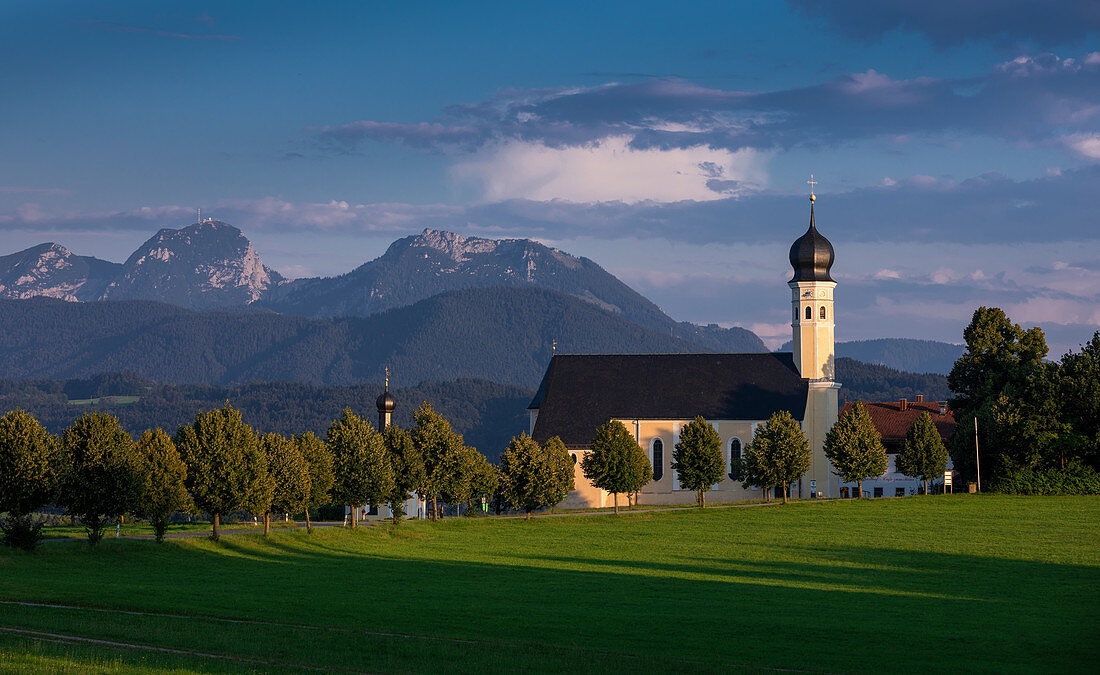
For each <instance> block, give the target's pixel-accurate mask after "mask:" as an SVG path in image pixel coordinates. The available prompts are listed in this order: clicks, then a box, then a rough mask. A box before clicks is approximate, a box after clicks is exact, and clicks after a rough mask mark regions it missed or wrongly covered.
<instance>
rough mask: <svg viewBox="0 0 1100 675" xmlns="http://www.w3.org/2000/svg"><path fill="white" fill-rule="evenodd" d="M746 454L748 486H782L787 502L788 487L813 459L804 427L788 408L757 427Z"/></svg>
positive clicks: (744, 469) (745, 472) (744, 466)
mask: <svg viewBox="0 0 1100 675" xmlns="http://www.w3.org/2000/svg"><path fill="white" fill-rule="evenodd" d="M746 454H747V456H746V458H745V460H744V462H743V467H742V471H743V474H744V480H745V487H746V488H747V487H748V486H750V485H758V486H762V487H768V486H772V485H782V486H783V503H784V504H786V503H787V486H788V485H789V484H790V483H793V482H794V481H796V480H798V479H799V478H800V477H801V476H802V474H804V473H806V471H808V470H809V468H810V463H811V460H812V457H811V455H810V444H809V443H808V442H807V441H806V436H805V434H803V433H802V427H801V426H800V425H799V424H798V421H797V420H795V419H794V418H793V417H791V414H790V413H789V412H787V411H786V410H781V411H779V412H777V413H775V414H774V415H772V416H771V417H770V418H769V419H768V421H767V422H766V423H764V424H761V425H760V426H758V427H756V433H755V434H753V437H752V443H750V444H749V447H748V448H747V450H746Z"/></svg>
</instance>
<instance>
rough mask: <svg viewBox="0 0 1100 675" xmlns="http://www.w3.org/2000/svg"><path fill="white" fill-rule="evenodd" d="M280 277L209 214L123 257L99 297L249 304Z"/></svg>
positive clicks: (209, 304) (163, 232)
mask: <svg viewBox="0 0 1100 675" xmlns="http://www.w3.org/2000/svg"><path fill="white" fill-rule="evenodd" d="M282 281H283V278H282V277H281V276H280V275H279V274H278V273H277V272H274V271H273V270H271V269H269V268H267V267H265V266H264V264H263V261H262V260H261V259H260V254H259V253H258V252H257V251H256V249H255V248H254V247H253V246H252V242H250V241H249V240H248V239H247V238H246V237H245V236H244V235H243V234H242V233H241V231H240V230H238V229H237V228H235V227H233V226H232V225H230V224H229V223H224V222H222V221H219V220H212V219H208V220H204V221H202V222H199V223H194V224H192V225H188V226H187V227H183V228H180V229H171V228H165V229H163V230H161V231H159V232H157V233H156V234H155V235H153V236H152V237H151V238H150V239H149V240H148V241H146V242H145V243H144V244H142V245H141V246H140V247H139V248H138V249H137V250H136V251H134V253H133V255H131V256H130V258H129V259H128V260H127V261H126V264H125V265H124V267H123V272H122V274H121V275H120V276H119V278H118V279H116V280H115V281H114V282H112V283H111V284H110V286H108V288H107V290H106V292H105V293H104V294H103V299H106V300H123V299H144V300H159V301H161V302H170V303H173V304H177V305H182V306H184V307H191V308H193V309H209V308H212V307H224V306H232V305H242V304H250V303H253V302H255V301H257V300H259V299H260V297H261V296H263V294H264V293H265V292H266V291H267V290H268V289H269V288H271V287H272V286H275V285H277V284H279V283H280V282H282Z"/></svg>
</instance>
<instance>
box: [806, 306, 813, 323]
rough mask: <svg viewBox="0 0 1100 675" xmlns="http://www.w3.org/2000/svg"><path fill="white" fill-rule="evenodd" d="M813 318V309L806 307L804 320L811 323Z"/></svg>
mask: <svg viewBox="0 0 1100 675" xmlns="http://www.w3.org/2000/svg"><path fill="white" fill-rule="evenodd" d="M813 318H814V309H813V307H810V306H809V305H806V320H807V321H811V320H813Z"/></svg>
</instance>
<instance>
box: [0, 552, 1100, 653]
mask: <svg viewBox="0 0 1100 675" xmlns="http://www.w3.org/2000/svg"><path fill="white" fill-rule="evenodd" d="M374 536H375V535H371V536H370V537H365V538H363V540H362V541H363V542H364V546H361V547H360V546H358V545H349V541H351V542H354V541H355V540H356V539H357V538H354V537H352V538H349V537H347V536H343V535H336V534H335V533H333V534H331V535H327V536H322V537H316V536H315V537H307V536H292V537H277V538H276V537H273V538H271V539H269V540H263V539H261V538H258V537H251V536H248V538H247V539H245V538H239V539H233V540H223V542H222V543H221V544H219V545H216V546H210V545H201V546H194V547H191V546H187V547H182V546H181V547H180V549H179V550H178V555H165V554H163V553H160V552H158V553H157V554H156V555H151V554H150V555H145V554H143V553H142V551H141V550H140V547H139V548H135V549H133V550H131V551H129V554H130V558H129V560H130V563H129V564H127V565H120V564H119V557H118V556H108V557H104V556H100V557H98V558H97V557H95V556H72V557H71V558H66V557H63V556H58V557H57V558H56V560H55V561H54V562H55V563H56V564H53V565H50V566H49V567H48V568H45V569H43V568H42V567H41V566H37V567H36V565H35V564H34V563H36V562H38V561H35V560H29V559H28V560H26V561H24V560H22V559H14V558H13V559H12V562H13V564H12V565H8V566H7V567H8V569H7V570H6V571H7V572H9V574H8V575H6V576H7V577H8V581H2V580H0V596H2V597H8V598H17V599H36V598H39V597H42V592H41V591H40V590H39V589H50V590H49V592H48V595H49V596H50V599H51V600H52V601H69V602H75V603H81V604H88V605H97V606H109V605H114V606H126V607H129V608H133V609H141V610H144V611H154V612H172V611H174V612H179V613H181V614H195V615H215V616H221V617H227V618H229V617H232V618H240V619H254V620H265V621H272V622H282V623H288V624H309V625H312V626H316V627H318V628H320V629H324V628H326V627H328V628H337V627H338V628H345V629H346V628H347V627H357V628H361V629H363V632H362V633H361V634H357V636H356V637H354V638H352V640H353V643H356V644H358V643H357V642H356V641H360V642H362V644H363V645H364V649H361V650H360V649H356V648H353V647H348V646H347V645H346V644H344V643H346V642H347V641H348V639H349V637H348V635H347V633H346V632H341V633H339V634H338V635H337V634H335V633H334V634H332V635H329V634H328V633H325V632H324V631H323V630H322V631H321V632H311V633H310V634H309V636H308V638H302V637H301V635H299V636H298V639H307V640H308V641H309V643H310V644H308V645H297V644H296V643H295V642H294V641H293V640H289V642H288V644H285V645H282V644H281V645H280V646H279V653H280V654H281V655H282V656H281V658H282V657H286V658H287V659H288V660H292V659H290V656H292V655H293V654H294V653H295V650H296V649H297V650H304V651H305V652H306V653H308V654H312V656H310V658H315V659H316V660H317V662H319V663H326V664H330V665H339V666H341V667H348V668H364V669H368V670H377V669H382V670H386V669H392V668H393V665H394V663H398V662H400V659H406V658H408V659H412V661H410V667H409V668H407V669H408V670H420V669H426V668H430V667H433V666H434V667H438V666H440V665H444V664H445V661H446V660H447V659H451V658H457V659H460V660H462V662H461V664H459V666H461V667H459V666H456V667H455V669H458V670H467V669H468V670H471V671H472V670H476V669H480V671H481V672H486V671H488V672H496V671H507V670H516V669H524V668H530V669H537V670H546V671H552V670H560V671H562V672H569V671H570V670H571V668H570V666H571V665H572V666H573V667H574V668H576V669H580V670H585V669H599V668H603V667H610V666H614V667H629V668H631V669H632V670H642V671H655V670H665V671H666V672H667V671H668V670H670V669H673V668H677V669H685V668H687V667H689V666H690V667H692V668H693V669H699V667H700V663H697V662H701V664H702V666H705V667H709V668H714V669H728V668H730V667H733V666H735V665H738V664H750V665H754V666H765V665H767V666H778V667H787V668H807V669H823V670H830V671H846V670H882V669H901V668H906V669H909V668H915V667H919V666H921V664H926V665H931V663H933V662H931V661H927V660H926V659H928V658H929V657H930V655H933V654H934V655H935V658H936V661H934V663H936V664H938V665H939V666H953V667H961V668H973V669H1008V670H1028V669H1038V668H1049V667H1050V666H1051V665H1054V664H1057V667H1058V668H1059V669H1062V668H1066V669H1071V668H1072V669H1077V668H1080V669H1082V670H1083V669H1084V668H1087V667H1089V664H1092V663H1094V662H1095V658H1097V657H1098V656H1100V654H1098V652H1097V647H1096V641H1095V640H1094V639H1093V637H1094V636H1095V633H1096V628H1097V625H1098V614H1097V610H1096V608H1097V607H1098V606H1100V597H1098V589H1097V584H1096V579H1097V568H1095V567H1089V566H1085V565H1057V564H1052V563H1046V562H1036V561H1023V560H1012V559H1003V558H992V557H982V556H974V555H961V554H952V553H940V552H937V553H914V552H912V551H903V550H893V549H879V548H868V547H859V546H849V547H833V548H812V547H785V548H783V549H782V550H777V551H776V552H775V553H776V554H775V556H774V557H775V559H759V555H760V554H759V552H757V553H754V554H753V555H755V556H756V557H757V558H756V559H749V558H748V557H746V558H738V559H715V558H706V559H704V558H687V557H679V558H670V559H667V560H640V559H637V558H633V559H614V558H594V557H585V556H580V555H574V556H560V555H531V554H522V553H517V552H516V551H515V549H514V548H512V547H509V546H507V545H504V544H502V543H500V542H496V543H495V545H496V546H500V547H501V550H502V551H504V552H502V554H501V557H500V559H499V560H497V561H493V560H491V555H492V554H491V550H492V549H491V548H490V549H488V550H468V551H467V550H464V551H463V552H462V553H461V554H460V555H461V556H465V557H474V556H476V557H479V558H481V560H478V561H470V560H455V559H447V560H440V559H424V558H417V557H413V555H412V554H413V553H420V554H422V553H423V552H422V551H410V555H402V549H391V550H390V551H388V552H387V551H386V549H382V548H376V547H375V546H374V545H373V544H374V543H375V542H373V541H371V540H372V539H374ZM377 543H379V544H381V543H383V542H382V541H381V540H379V541H377ZM148 546H150V547H151V546H153V545H152V544H149V545H148ZM149 550H151V551H157V549H149ZM436 555H440V556H442V555H445V553H443V552H439V553H437V554H436ZM641 555H644V554H641ZM620 557H621V556H620ZM67 565H68V567H67ZM16 566H18V568H19V569H18V570H16V569H12V568H14V567H16ZM69 567H71V568H72V569H68V568H69ZM66 574H74V575H75V574H78V575H79V577H78V578H71V579H68V581H67V583H64V584H57V583H51V581H56V580H57V579H58V578H59V577H58V576H57V575H62V577H61V578H66V577H64V575H66ZM137 588H140V592H136V591H135V589H137ZM190 623H191V624H192V626H191V630H192V631H193V632H194V636H195V637H194V639H196V640H197V641H198V642H197V644H201V643H202V642H203V641H205V640H214V639H224V636H223V637H218V636H222V635H223V633H225V632H226V631H230V632H231V633H232V634H234V635H236V636H237V637H238V639H239V640H240V641H243V642H242V643H241V646H240V647H239V648H240V649H244V650H249V649H254V648H253V647H251V646H247V645H245V644H244V643H245V642H247V641H249V640H251V639H252V638H253V634H254V633H256V629H252V628H248V627H247V626H245V627H230V628H227V627H226V625H225V624H219V623H216V622H215V623H209V624H205V623H204V620H203V619H202V617H201V616H198V617H195V619H194V620H193V621H191V622H190ZM272 630H274V629H272ZM279 630H283V629H279ZM285 630H287V631H291V629H285ZM371 631H374V632H379V631H381V632H393V633H402V634H412V635H420V636H425V635H426V636H434V637H440V638H447V639H454V640H470V639H473V640H475V641H480V642H479V644H482V643H483V644H484V645H487V646H484V647H483V648H482V649H480V650H471V649H468V648H466V647H454V648H453V650H451V651H448V650H449V649H451V648H450V647H438V648H437V647H432V648H431V649H427V648H425V649H422V650H420V651H417V649H416V648H413V647H408V646H407V645H406V646H395V645H397V642H401V640H404V639H406V638H396V637H392V638H387V637H382V636H377V635H375V636H373V637H371ZM299 632H300V631H299ZM279 635H282V633H280V634H279ZM288 639H289V638H288ZM395 641H396V642H395ZM368 644H369V646H370V649H366V646H367V645H368ZM448 644H451V643H448ZM454 644H460V643H454ZM461 644H465V643H461ZM262 646H263V645H261V646H259V647H255V649H260V648H261V647H262ZM371 650H374V651H373V652H372V651H371ZM250 653H251V652H250ZM417 654H420V656H417ZM448 654H450V656H448ZM475 654H477V655H475ZM601 655H602V656H601ZM379 659H382V660H379ZM387 659H398V661H393V660H387ZM417 659H419V660H417ZM433 659H442V660H443V661H434V660H433ZM685 662H691V663H690V664H689V663H685ZM585 666H588V667H585ZM704 669H705V668H704Z"/></svg>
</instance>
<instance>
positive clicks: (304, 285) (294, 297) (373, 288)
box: [0, 220, 766, 352]
mask: <svg viewBox="0 0 1100 675" xmlns="http://www.w3.org/2000/svg"><path fill="white" fill-rule="evenodd" d="M481 287H505V288H530V287H535V288H545V289H549V290H552V291H558V292H560V293H563V294H566V295H570V296H573V297H575V298H578V299H580V300H583V301H585V302H588V303H590V304H591V305H593V306H595V307H597V308H599V309H601V310H603V311H605V312H607V313H609V314H612V315H615V316H619V317H622V318H625V319H627V320H629V321H631V322H633V323H636V324H638V325H640V326H643V327H646V328H649V329H652V330H654V331H659V332H661V333H665V334H667V335H669V336H671V337H675V338H681V339H683V340H687V341H689V342H692V343H694V344H696V345H699V346H700V347H703V348H706V349H710V350H716V351H729V352H753V351H766V348H765V346H764V343H763V342H762V341H761V340H760V338H758V337H757V336H756V335H755V334H753V333H752V332H751V331H748V330H745V329H743V328H722V327H720V326H716V325H708V326H698V325H695V324H692V323H688V322H680V321H675V320H674V319H672V318H671V317H669V316H668V315H666V314H665V313H664V312H662V311H661V310H660V308H658V307H657V306H656V305H655V304H653V303H652V302H650V301H649V300H648V299H646V298H645V297H643V296H642V295H641V294H639V293H637V292H636V291H634V290H633V289H631V288H630V287H629V286H627V285H626V284H624V283H623V282H622V281H620V280H619V279H618V278H616V277H615V276H614V275H612V274H610V273H609V272H607V271H606V270H604V269H603V268H602V267H600V266H599V265H598V264H596V263H595V262H593V261H591V260H589V259H587V258H583V257H575V256H572V255H570V254H568V253H565V252H564V251H560V250H558V249H555V248H550V247H548V246H545V245H543V244H540V243H538V242H536V241H532V240H530V239H503V240H494V239H482V238H478V237H468V238H467V237H462V236H460V235H457V234H454V233H452V232H443V231H439V230H431V229H427V230H424V232H423V233H421V234H419V235H415V236H409V237H404V238H402V239H399V240H397V241H395V242H394V243H393V244H392V245H391V246H390V247H389V249H388V250H387V251H386V252H385V253H384V254H383V255H382V256H380V257H378V258H377V259H375V260H371V261H368V262H366V263H364V264H363V265H361V266H360V267H358V268H356V269H355V270H353V271H351V272H349V273H347V274H344V275H341V276H337V277H330V278H323V277H320V278H309V279H295V280H288V279H285V278H283V277H282V276H281V275H280V274H279V273H278V272H275V271H274V270H272V269H270V268H268V267H267V266H265V265H264V264H263V262H262V261H261V259H260V256H259V254H258V253H257V252H256V249H255V248H254V247H253V246H252V244H251V242H249V241H248V239H247V238H246V237H245V236H244V235H243V234H242V233H241V231H240V230H238V229H237V228H235V227H233V226H232V225H229V224H228V223H224V222H221V221H216V220H204V221H202V222H200V223H195V224H193V225H190V226H187V227H184V228H181V229H178V230H174V229H163V230H161V231H159V232H158V233H157V234H156V235H154V236H153V237H152V238H150V239H149V240H148V241H146V242H145V243H144V244H142V245H141V246H140V247H139V248H138V249H137V250H136V251H134V253H133V254H132V255H131V256H130V257H129V258H128V259H127V260H126V262H125V263H123V264H121V265H119V264H117V263H110V262H107V261H103V260H98V259H96V258H91V257H83V256H77V255H75V254H73V253H72V252H70V251H68V250H67V249H65V248H64V247H62V246H59V245H57V244H52V243H50V244H42V245H40V246H36V247H33V248H30V249H27V250H25V251H21V252H19V253H15V254H12V255H10V256H6V257H4V258H0V298H10V299H25V298H29V297H35V296H46V297H53V298H59V299H62V300H69V301H94V300H155V301H158V302H166V303H169V304H173V305H178V306H180V307H184V308H187V309H197V310H207V309H233V308H242V307H250V308H253V309H259V310H269V311H274V312H277V313H280V314H288V315H295V316H305V317H310V318H332V317H368V316H373V315H375V314H378V313H380V312H384V311H386V310H390V309H395V308H398V307H406V306H409V305H412V304H414V303H416V302H418V301H420V300H425V299H427V298H430V297H433V296H435V295H439V294H440V293H446V292H449V291H460V290H465V289H470V288H481Z"/></svg>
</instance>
